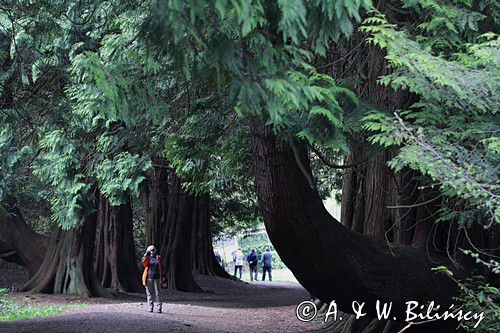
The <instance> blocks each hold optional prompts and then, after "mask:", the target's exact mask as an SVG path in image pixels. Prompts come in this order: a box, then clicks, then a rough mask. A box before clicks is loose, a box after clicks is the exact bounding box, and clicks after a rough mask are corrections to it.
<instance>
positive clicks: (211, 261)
mask: <svg viewBox="0 0 500 333" xmlns="http://www.w3.org/2000/svg"><path fill="white" fill-rule="evenodd" d="M193 199H194V210H193V228H192V230H191V258H192V267H193V270H194V271H195V272H196V273H198V274H201V275H216V276H220V277H226V278H229V277H230V276H229V274H228V273H227V272H226V271H225V270H224V268H222V266H221V265H219V263H218V262H217V260H216V259H215V255H214V249H213V245H212V235H211V233H210V196H209V195H208V194H202V195H199V196H195V197H194V198H193Z"/></svg>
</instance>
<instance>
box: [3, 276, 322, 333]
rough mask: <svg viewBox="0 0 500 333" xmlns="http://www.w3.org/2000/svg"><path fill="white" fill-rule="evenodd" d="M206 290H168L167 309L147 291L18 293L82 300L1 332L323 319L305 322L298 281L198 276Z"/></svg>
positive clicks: (222, 327) (198, 327)
mask: <svg viewBox="0 0 500 333" xmlns="http://www.w3.org/2000/svg"><path fill="white" fill-rule="evenodd" d="M197 280H198V282H199V284H200V285H201V286H202V288H203V289H204V290H206V291H208V292H207V293H203V294H187V293H180V292H176V293H167V292H163V290H162V292H163V294H162V301H163V314H157V313H149V312H148V311H147V304H146V302H145V296H143V295H135V294H119V295H116V297H115V299H100V298H92V299H79V298H76V297H70V296H62V295H59V296H57V295H40V294H27V293H22V294H15V298H16V300H18V301H22V300H26V299H29V301H30V302H32V303H39V304H68V303H74V302H83V303H85V304H87V305H86V306H83V307H77V308H71V309H68V310H65V311H63V312H61V313H60V314H59V315H57V316H53V317H44V318H35V319H27V320H21V321H10V322H0V332H2V333H3V332H46V333H49V332H99V333H104V332H121V333H128V332H139V333H144V332H304V331H308V330H313V329H316V328H318V327H319V325H320V324H319V323H318V322H315V323H303V322H300V321H299V320H298V319H297V318H296V317H295V307H296V305H297V304H298V303H300V302H301V301H303V300H306V299H307V298H308V295H309V294H308V293H307V292H306V291H305V290H304V289H303V288H302V287H301V286H300V285H298V284H293V283H285V282H254V283H253V284H246V283H241V282H236V281H230V280H226V279H220V278H212V277H199V278H197Z"/></svg>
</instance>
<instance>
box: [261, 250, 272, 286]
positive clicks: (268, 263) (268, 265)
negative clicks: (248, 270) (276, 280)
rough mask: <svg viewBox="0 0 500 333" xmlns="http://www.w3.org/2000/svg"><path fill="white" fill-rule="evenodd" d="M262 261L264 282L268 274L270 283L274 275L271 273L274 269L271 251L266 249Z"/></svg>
mask: <svg viewBox="0 0 500 333" xmlns="http://www.w3.org/2000/svg"><path fill="white" fill-rule="evenodd" d="M260 260H261V262H262V281H264V280H265V279H266V272H268V273H269V281H272V280H273V275H272V273H271V271H272V267H273V255H272V254H271V249H269V248H266V252H264V253H263V254H262V258H261V259H260Z"/></svg>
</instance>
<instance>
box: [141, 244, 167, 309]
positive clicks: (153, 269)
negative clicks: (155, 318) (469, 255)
mask: <svg viewBox="0 0 500 333" xmlns="http://www.w3.org/2000/svg"><path fill="white" fill-rule="evenodd" d="M141 262H142V266H144V273H143V274H142V284H143V285H144V287H145V288H146V297H147V299H148V307H149V312H153V297H152V293H153V292H154V294H155V302H156V309H157V312H158V313H161V299H160V279H161V278H162V277H163V274H162V270H161V261H160V256H159V255H157V254H156V248H155V247H154V246H153V245H150V246H148V249H147V250H146V253H145V254H144V256H143V257H142V259H141Z"/></svg>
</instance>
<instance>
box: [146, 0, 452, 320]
mask: <svg viewBox="0 0 500 333" xmlns="http://www.w3.org/2000/svg"><path fill="white" fill-rule="evenodd" d="M161 4H162V5H161V6H160V9H161V10H159V11H157V12H155V13H154V14H153V15H152V17H151V22H152V24H151V27H150V29H151V31H153V30H154V31H156V32H158V31H162V32H163V34H162V36H163V39H164V41H163V42H164V44H165V45H168V46H169V47H170V50H172V57H173V58H174V59H175V60H177V61H178V63H179V64H180V65H182V64H184V63H185V58H183V57H177V58H175V57H176V56H178V55H179V53H176V52H175V50H179V49H184V50H191V51H192V52H195V54H196V56H197V58H196V60H197V61H198V63H199V64H200V66H206V68H207V72H209V71H210V70H211V69H215V70H216V71H217V73H221V74H223V75H226V76H227V77H229V78H230V80H229V88H228V90H229V96H230V97H232V98H234V100H233V104H234V106H235V109H236V111H237V112H239V113H240V114H242V115H244V116H246V117H249V118H250V117H251V119H252V123H253V124H254V125H253V126H252V133H253V134H254V135H255V138H254V141H253V142H254V144H253V147H254V153H255V156H256V172H257V177H256V184H257V193H258V196H259V200H260V203H261V206H262V208H263V215H264V221H265V225H266V228H267V230H268V233H269V235H270V238H271V241H272V242H273V244H274V245H275V247H276V249H277V251H278V252H279V254H280V256H281V257H282V259H283V261H284V262H285V264H287V266H288V267H290V268H291V269H292V271H293V272H294V274H295V276H296V277H297V278H298V280H299V281H300V282H301V283H302V284H303V285H304V286H305V287H306V288H307V289H309V290H310V291H312V292H313V293H314V294H315V295H317V296H318V297H319V298H320V299H322V300H324V301H329V300H332V299H335V300H337V301H338V303H339V304H340V307H341V309H345V310H346V311H349V307H350V302H351V301H352V300H366V301H368V302H369V303H370V304H372V303H374V302H375V300H377V299H379V300H385V301H392V302H393V306H394V308H395V311H396V312H395V313H397V315H398V316H399V318H401V317H400V315H401V314H402V312H403V309H404V302H405V301H406V300H419V301H422V302H425V301H429V300H435V301H439V302H442V303H443V304H448V303H450V302H451V300H452V296H453V295H454V293H455V291H456V287H454V285H453V283H452V281H451V280H450V279H448V278H446V277H444V276H442V275H439V274H435V273H434V272H432V271H431V268H432V266H433V263H432V262H431V261H430V260H429V258H428V256H427V254H426V253H425V252H423V251H419V250H416V249H411V248H409V247H407V246H403V245H392V244H390V243H387V242H386V241H384V240H382V239H377V238H373V237H370V236H364V235H360V234H359V233H356V232H353V231H350V230H348V229H347V228H345V227H343V226H342V225H340V224H339V223H338V222H337V221H335V220H334V219H333V218H332V217H331V216H330V215H329V214H328V213H327V212H326V210H325V209H324V207H323V205H322V203H321V200H320V197H319V196H318V194H317V191H316V189H315V184H314V179H313V178H312V176H311V172H310V168H309V162H308V155H307V153H306V148H305V143H306V142H307V143H308V144H309V145H317V146H321V147H324V148H335V149H341V150H342V149H343V150H344V152H346V151H347V142H346V141H347V140H346V136H347V135H350V131H352V130H354V129H356V126H355V125H358V126H359V124H353V121H352V119H351V118H350V117H351V116H353V115H354V114H359V112H362V111H363V109H364V108H365V109H366V108H367V106H365V107H362V105H361V104H360V102H359V101H358V99H356V98H355V97H354V94H353V93H352V92H351V91H350V90H348V89H346V88H344V87H342V86H339V84H338V83H337V82H335V81H334V80H333V79H332V78H331V76H329V75H321V74H318V73H317V72H316V71H315V70H314V69H313V68H312V67H311V66H309V61H310V59H311V57H312V55H313V54H315V55H318V56H322V55H324V54H325V51H326V49H327V48H328V47H329V43H330V42H331V41H336V40H338V37H339V36H340V34H346V35H350V34H351V33H352V31H353V30H354V26H353V24H352V22H351V21H350V18H355V19H356V18H358V19H359V13H358V10H359V9H360V7H359V5H360V2H357V1H352V2H350V1H347V2H340V1H339V2H336V5H333V4H332V3H330V2H321V1H318V2H303V1H295V2H277V3H274V2H267V1H259V2H252V3H240V4H238V5H235V4H234V3H225V2H222V1H221V2H217V3H216V4H215V5H213V6H212V4H210V3H208V2H207V3H199V2H197V5H196V6H194V5H191V3H189V2H188V3H182V4H173V3H171V2H161ZM363 5H365V6H366V7H368V6H369V4H366V3H364V4H363ZM395 11H396V12H399V14H401V13H403V14H404V13H405V10H399V11H398V10H397V9H396V10H395ZM174 22H175V24H174ZM305 36H307V37H308V38H307V41H306V39H305ZM361 42H362V41H361ZM304 46H306V47H307V48H304ZM357 48H359V46H358V47H357ZM357 48H356V49H357ZM356 49H354V48H353V50H351V51H349V52H347V53H346V55H345V57H348V56H349V55H350V54H352V53H354V52H355V50H356ZM222 50H224V51H222ZM374 52H375V53H371V54H369V55H368V57H365V58H364V59H366V60H365V61H366V62H369V61H370V60H374V63H373V64H374V65H376V66H378V67H379V68H380V70H379V71H373V72H372V73H370V75H371V76H370V79H371V80H372V81H373V85H372V92H373V93H374V94H376V96H380V98H381V99H384V103H375V104H377V105H376V107H379V108H388V109H389V110H392V109H397V108H402V107H406V106H405V104H404V102H405V101H407V102H411V99H410V98H413V97H411V96H409V95H405V94H401V95H399V94H398V93H395V92H394V91H391V90H390V89H387V90H385V89H380V88H376V78H377V77H378V76H379V75H381V74H384V72H383V71H384V70H385V69H386V68H387V67H386V65H387V64H386V62H385V61H384V59H383V53H382V52H381V51H380V50H374ZM183 54H185V52H182V53H181V55H183ZM358 60H360V61H361V60H363V59H358ZM380 60H382V61H380ZM391 60H392V59H391ZM393 60H394V61H395V62H396V63H397V55H395V56H394V57H393ZM388 71H389V70H387V72H388ZM360 76H361V75H360ZM377 89H378V90H377ZM391 95H395V98H394V99H391V98H388V97H389V96H391ZM396 95H397V96H396ZM405 96H407V97H405ZM399 99H401V100H402V102H399V101H398V100H399ZM370 102H372V103H373V101H370ZM368 105H369V104H368ZM264 124H266V125H267V127H265V126H264ZM353 125H354V126H353ZM384 154H386V155H387V156H385V157H384V158H382V159H380V161H379V162H380V163H381V165H382V168H381V169H380V170H381V171H382V173H381V174H379V175H378V174H373V177H371V180H370V181H371V182H373V183H374V184H375V185H376V186H383V185H385V184H386V183H387V176H389V177H390V175H391V172H390V170H389V169H388V168H387V167H386V166H385V165H384V163H385V162H386V161H387V160H388V159H390V157H391V154H392V153H391V151H387V152H385V153H384ZM358 162H359V160H354V161H352V164H357V163H358ZM346 168H348V167H347V166H346ZM383 168H385V170H383ZM379 176H381V177H379ZM384 177H385V178H384ZM364 181H367V180H366V179H365V180H364ZM357 193H358V197H359V198H365V200H370V197H369V196H368V197H367V195H368V194H369V193H366V192H365V190H364V189H363V187H360V188H359V191H358V192H357ZM360 202H361V201H360ZM400 206H404V205H401V204H400ZM367 207H373V209H375V210H376V209H379V208H380V207H377V206H374V205H373V203H370V202H369V203H368V205H367ZM370 211H371V210H368V214H367V215H365V216H363V217H362V219H361V220H360V221H361V222H362V223H364V222H363V219H372V220H373V221H372V229H371V230H374V229H376V228H379V230H381V231H382V232H379V236H381V235H382V234H383V233H384V229H385V223H386V222H387V221H386V219H385V217H387V216H388V215H387V214H385V212H384V209H382V210H380V212H381V213H380V214H374V216H373V218H372V217H371V215H370ZM353 212H354V213H358V214H359V213H363V212H366V210H365V208H363V209H359V210H357V211H356V209H354V210H353ZM417 218H427V217H425V216H423V217H422V216H420V217H417ZM358 231H364V230H363V229H360V230H358ZM370 233H371V232H370ZM405 242H406V241H402V242H401V243H405ZM296 244H303V246H302V249H303V250H304V252H305V255H304V256H301V258H297V256H295V255H294V254H295V245H296ZM309 256H310V257H309ZM314 258H322V260H321V265H319V266H314V263H315V261H314ZM325 265H326V266H325ZM320 272H321V273H320ZM389 286H390V287H389ZM371 308H372V309H374V307H371ZM370 314H374V313H373V312H370ZM400 320H401V319H400Z"/></svg>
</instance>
